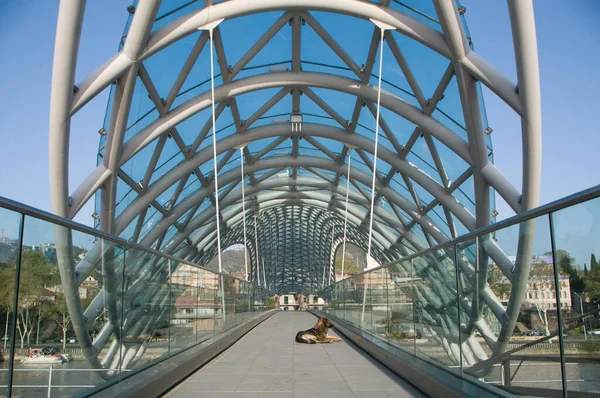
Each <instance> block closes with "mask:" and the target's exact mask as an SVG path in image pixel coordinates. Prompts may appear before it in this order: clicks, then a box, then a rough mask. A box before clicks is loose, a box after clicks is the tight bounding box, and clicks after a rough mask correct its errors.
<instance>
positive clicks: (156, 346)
mask: <svg viewBox="0 0 600 398" xmlns="http://www.w3.org/2000/svg"><path fill="white" fill-rule="evenodd" d="M170 267H171V264H170V261H169V260H168V259H165V258H159V257H155V256H153V255H151V254H149V253H146V252H143V251H140V250H136V249H132V248H127V250H126V256H125V270H124V275H123V287H122V290H123V301H122V303H123V322H122V331H121V334H122V343H121V344H120V345H121V350H123V354H122V355H124V360H123V363H122V364H121V367H122V368H123V369H125V368H126V369H136V368H140V367H143V366H146V365H149V364H151V363H155V362H157V361H160V360H162V359H163V358H166V357H167V356H168V355H169V345H170V338H171V335H170V328H169V313H170V309H171V308H172V307H173V306H174V302H175V300H176V294H173V295H171V292H170V286H169V281H168V276H169V274H170V272H171V269H170ZM176 291H177V292H180V289H179V287H177V288H176ZM115 340H118V337H117V338H116V339H115Z"/></svg>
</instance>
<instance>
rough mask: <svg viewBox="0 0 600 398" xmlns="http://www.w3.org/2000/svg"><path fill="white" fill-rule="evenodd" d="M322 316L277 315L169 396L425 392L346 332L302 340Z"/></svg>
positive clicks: (269, 397)
mask: <svg viewBox="0 0 600 398" xmlns="http://www.w3.org/2000/svg"><path fill="white" fill-rule="evenodd" d="M316 320H317V318H316V317H315V316H314V315H312V314H310V313H307V312H295V311H290V312H284V311H282V312H280V313H277V314H275V315H273V316H272V317H270V318H269V319H267V320H266V321H265V322H263V323H261V324H260V325H258V326H257V327H256V328H254V329H253V330H252V331H250V332H249V333H248V334H246V335H245V336H244V337H242V338H241V339H240V340H239V341H237V342H236V343H235V344H234V345H233V346H232V347H230V348H229V349H228V350H227V351H225V352H224V353H222V354H221V355H220V356H219V357H217V358H215V359H214V360H212V361H211V362H210V363H208V364H207V365H205V366H204V367H202V368H201V369H199V370H198V371H197V372H195V373H194V374H193V375H191V376H190V377H188V378H187V379H186V380H185V381H183V382H182V383H180V384H179V385H178V386H176V387H175V388H174V389H173V390H171V391H170V392H169V393H168V394H167V395H166V396H167V397H172V398H188V397H214V398H222V397H247V398H250V397H265V398H289V397H295V398H308V397H311V398H313V397H332V398H333V397H335V398H346V397H357V398H366V397H369V398H379V397H394V398H396V397H424V395H423V394H422V393H420V392H419V391H418V390H416V389H415V388H414V387H412V386H411V385H410V384H408V383H407V382H406V381H404V380H402V379H401V378H399V377H398V376H396V375H395V374H393V373H392V372H390V371H389V370H388V369H387V368H385V367H384V366H382V365H381V364H379V363H378V362H377V361H376V360H374V359H372V358H371V357H370V356H369V355H367V354H366V353H364V352H362V351H361V350H360V349H359V348H357V347H356V346H354V345H353V344H352V343H350V342H348V341H347V340H346V339H344V337H343V336H341V337H342V339H343V341H342V342H341V343H334V344H299V343H296V342H295V341H294V337H295V335H296V332H297V331H299V330H304V329H309V328H310V327H312V326H313V325H314V324H315V322H316ZM330 334H332V335H337V334H336V332H335V329H333V330H330Z"/></svg>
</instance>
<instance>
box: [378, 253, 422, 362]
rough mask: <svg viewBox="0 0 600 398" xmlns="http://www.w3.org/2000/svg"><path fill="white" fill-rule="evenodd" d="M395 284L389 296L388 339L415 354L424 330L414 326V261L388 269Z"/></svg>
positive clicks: (403, 262)
mask: <svg viewBox="0 0 600 398" xmlns="http://www.w3.org/2000/svg"><path fill="white" fill-rule="evenodd" d="M388 272H389V277H390V280H391V281H392V282H393V283H392V285H391V287H390V292H389V295H388V300H389V317H388V321H387V330H386V337H387V339H388V342H389V343H391V344H393V345H395V346H397V347H400V348H402V349H403V350H405V351H408V352H410V353H411V354H415V342H416V341H417V340H419V341H420V340H422V339H423V331H422V330H421V329H422V328H420V329H419V328H416V327H415V324H414V317H413V314H414V308H413V305H414V294H413V284H414V282H415V277H414V275H413V269H412V261H410V260H409V261H402V262H400V263H398V264H396V265H392V266H390V267H389V268H388Z"/></svg>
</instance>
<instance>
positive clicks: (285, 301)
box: [283, 296, 289, 305]
mask: <svg viewBox="0 0 600 398" xmlns="http://www.w3.org/2000/svg"><path fill="white" fill-rule="evenodd" d="M288 303H289V298H288V296H283V304H286V305H287V304H288Z"/></svg>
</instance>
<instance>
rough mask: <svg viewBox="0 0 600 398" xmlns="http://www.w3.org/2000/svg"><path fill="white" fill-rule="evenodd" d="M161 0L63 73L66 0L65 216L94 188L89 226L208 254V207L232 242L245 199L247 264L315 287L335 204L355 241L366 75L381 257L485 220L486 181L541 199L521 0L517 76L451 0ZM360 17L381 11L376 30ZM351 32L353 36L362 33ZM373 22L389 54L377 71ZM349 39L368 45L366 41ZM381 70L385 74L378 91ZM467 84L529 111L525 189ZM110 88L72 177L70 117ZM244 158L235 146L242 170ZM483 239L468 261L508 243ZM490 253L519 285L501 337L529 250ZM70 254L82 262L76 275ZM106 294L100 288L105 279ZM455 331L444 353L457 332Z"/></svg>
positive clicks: (187, 254) (139, 8)
mask: <svg viewBox="0 0 600 398" xmlns="http://www.w3.org/2000/svg"><path fill="white" fill-rule="evenodd" d="M174 3H175V2H170V1H167V0H164V1H162V2H161V1H160V0H143V1H142V0H140V1H139V2H138V3H137V4H135V7H133V8H130V10H131V15H130V18H129V21H128V25H127V26H128V29H127V31H126V34H125V35H124V36H123V38H122V42H121V47H120V51H119V52H118V53H117V54H115V56H114V57H113V58H111V59H109V60H108V61H107V62H106V63H105V64H103V65H102V66H100V67H99V68H98V69H97V70H96V71H95V72H94V73H92V74H91V75H89V76H88V77H86V78H85V79H83V80H82V81H81V82H78V83H75V71H76V67H77V49H78V45H79V38H80V33H81V26H82V24H83V15H84V10H85V1H83V0H62V1H61V5H60V11H59V18H58V28H57V35H56V42H57V46H56V50H55V57H54V70H53V83H52V96H51V111H50V152H49V153H50V174H51V178H52V181H53V184H51V196H52V205H53V210H54V212H55V213H56V214H58V215H60V216H63V217H67V218H73V217H74V216H75V215H76V214H77V213H78V212H79V211H80V210H81V209H82V207H83V206H84V204H85V203H87V202H88V201H89V200H90V199H91V198H92V197H93V196H94V195H96V196H97V198H98V200H97V203H98V206H97V210H96V212H97V213H98V218H99V222H98V225H97V226H98V227H99V228H100V229H102V230H104V231H106V232H108V233H111V234H115V235H120V236H122V237H125V238H127V239H131V240H132V241H135V242H138V243H141V244H143V245H147V246H153V247H155V248H157V249H159V250H162V251H164V252H166V253H169V254H175V255H177V256H179V257H181V258H185V259H187V260H189V261H192V262H195V263H197V264H200V265H206V264H208V262H209V261H210V260H211V258H213V257H214V256H215V255H216V252H217V249H216V236H215V235H216V234H215V231H214V229H215V227H216V225H217V222H218V223H219V226H220V228H221V230H222V234H221V241H222V242H221V243H222V247H223V248H225V247H227V246H229V245H232V244H236V243H241V242H243V227H242V225H243V213H242V211H241V209H242V200H244V199H245V201H246V202H245V205H246V206H245V207H246V209H247V211H246V232H247V234H248V236H247V238H248V244H247V248H248V249H249V251H250V254H251V255H250V256H249V257H250V258H251V267H250V276H251V278H252V280H253V281H255V282H257V283H262V284H265V283H266V285H267V287H269V288H270V289H272V290H274V291H277V292H281V293H283V292H286V291H290V290H294V291H301V292H310V291H314V290H315V289H317V288H320V287H322V286H323V285H324V284H328V283H329V281H330V280H333V278H331V276H334V275H333V271H332V263H333V256H334V253H335V249H337V247H338V246H339V245H340V244H341V242H342V241H343V239H344V234H343V229H344V228H343V225H344V216H345V212H346V208H347V210H348V225H349V228H348V234H347V237H346V239H347V240H348V241H350V242H352V243H354V244H356V245H357V246H359V247H362V248H363V249H365V251H366V249H367V248H366V247H365V246H366V242H367V241H368V238H367V237H368V234H369V230H368V229H369V228H368V223H369V218H370V216H371V214H370V207H369V204H370V200H371V192H370V181H371V176H372V173H373V153H374V148H375V145H374V139H373V138H374V137H373V132H374V130H375V123H376V122H375V115H376V114H377V110H378V107H377V98H378V93H380V94H381V116H380V118H379V128H380V130H381V137H380V138H381V140H380V143H379V145H378V155H377V158H378V159H377V161H378V163H377V164H378V167H377V174H376V189H375V193H374V195H375V203H376V206H375V208H374V211H373V217H374V224H373V245H372V247H373V257H374V258H375V259H376V260H377V261H379V262H380V263H382V264H384V263H387V262H389V261H392V260H396V259H400V258H402V257H403V256H405V255H408V254H410V253H414V252H417V251H419V250H422V249H424V248H427V247H432V246H435V245H436V244H439V243H443V242H446V241H448V240H449V239H451V238H453V237H456V236H458V235H461V234H463V233H465V232H467V231H471V230H474V229H476V228H478V227H483V226H486V225H489V224H490V222H491V221H492V219H493V217H492V216H491V213H493V210H494V209H495V205H494V195H493V192H494V191H495V192H497V193H498V195H499V197H501V198H502V199H503V200H504V201H505V202H506V203H507V204H508V205H509V206H510V207H511V208H512V209H513V210H514V211H515V212H516V213H520V212H522V211H526V210H528V209H531V208H533V207H535V206H537V204H538V199H539V183H540V167H541V155H540V150H541V113H540V92H539V72H538V61H537V44H536V39H535V26H534V19H533V7H532V4H531V1H530V0H509V1H508V8H509V13H510V17H511V26H512V32H513V39H514V46H515V55H516V57H515V58H516V69H517V75H518V84H515V83H513V82H511V81H510V80H509V79H507V78H506V77H504V76H503V75H502V74H501V73H499V72H498V71H497V70H495V69H494V67H493V66H492V65H490V64H489V63H487V62H486V61H485V60H484V59H483V58H481V57H480V56H479V55H478V54H477V53H476V52H475V51H474V50H473V49H472V45H471V39H470V37H469V36H468V31H467V29H466V25H465V24H464V21H463V19H462V12H463V11H464V8H462V7H461V8H460V10H461V11H459V7H458V6H459V5H458V4H457V3H456V1H455V0H433V2H432V3H429V2H422V4H421V3H419V6H418V9H416V8H410V7H408V6H406V5H404V4H400V3H398V2H395V1H392V2H390V1H389V0H380V1H379V2H377V1H362V0H343V1H342V0H331V1H323V0H269V1H263V0H230V1H219V2H216V1H215V2H214V3H216V4H213V1H211V0H205V2H201V1H192V2H189V3H186V4H185V5H183V6H179V5H176V4H174ZM371 21H374V22H376V23H378V24H381V23H383V24H385V26H389V27H390V29H391V30H388V31H386V32H385V34H384V35H383V36H382V35H381V32H380V30H379V27H378V26H377V25H376V24H373V23H372V22H371ZM206 27H210V29H213V27H214V30H213V31H212V32H213V34H214V40H213V41H212V43H211V44H213V45H214V50H215V51H214V52H215V54H216V60H217V65H216V66H217V69H218V72H217V75H216V76H214V78H215V79H216V80H215V83H216V88H215V92H214V95H215V105H216V110H215V113H214V117H215V118H216V126H215V129H216V139H217V144H216V152H217V154H218V167H217V170H216V171H215V170H214V169H213V167H212V160H213V152H212V147H211V145H210V144H209V143H210V142H211V140H212V136H211V128H212V127H213V126H212V118H211V116H212V114H211V112H210V108H211V90H210V88H209V87H208V83H210V82H211V77H213V76H210V75H207V71H208V70H209V65H208V64H207V59H208V55H207V52H208V51H209V50H208V45H207V43H208V42H209V34H208V32H207V31H206V30H203V29H206ZM344 29H346V30H344ZM254 31H256V32H258V33H261V32H262V34H261V35H257V34H256V32H254ZM356 32H359V33H360V34H358V35H356ZM346 35H347V36H348V39H345V36H346ZM353 35H354V36H353ZM280 37H283V39H285V41H282V40H280ZM361 37H362V38H365V37H366V40H365V42H364V43H362V44H361V41H360V38H361ZM380 37H384V40H385V50H384V51H385V52H384V54H383V56H384V62H385V63H386V65H389V68H384V69H383V76H375V75H374V73H373V70H374V67H375V65H376V63H377V54H378V47H379V44H380V42H379V38H380ZM353 38H354V39H353ZM306 43H309V44H310V45H311V46H314V48H316V50H314V49H313V50H311V48H312V47H310V46H307V45H306ZM363 44H364V45H363ZM244 45H246V47H243V46H244ZM286 46H287V47H286ZM361 46H362V47H361ZM242 47H243V48H242ZM284 48H285V49H288V50H289V52H286V51H283V49H284ZM359 49H362V50H364V51H362V53H360V54H359V52H360V51H359ZM240 50H243V51H240ZM311 51H312V53H311ZM315 51H316V53H317V54H318V58H315ZM419 60H421V61H419ZM230 62H232V63H230ZM419 62H424V63H423V64H419ZM415 65H416V66H415ZM431 65H435V66H436V68H433V67H431ZM430 67H431V68H430ZM434 69H435V73H434V72H433V70H434ZM390 70H392V73H391V74H390ZM430 70H431V71H432V72H431V74H429V71H430ZM394 71H395V72H394ZM394 73H396V75H394ZM424 75H427V76H424ZM398 76H401V78H398ZM379 77H381V78H382V80H383V79H385V84H384V85H383V89H382V90H381V91H380V92H379V91H378V89H377V84H376V82H377V81H378V78H379ZM480 84H483V85H485V86H486V87H487V88H489V89H490V90H491V92H493V93H494V94H495V95H497V96H498V97H499V98H500V99H501V100H502V101H504V102H505V103H506V104H507V105H508V106H509V107H510V108H512V110H514V112H515V113H516V114H517V115H518V116H519V117H520V118H521V120H522V142H523V155H522V159H523V185H522V188H521V189H520V190H519V189H517V188H515V187H513V185H512V184H510V183H509V182H508V181H507V180H506V178H505V177H504V176H503V175H502V173H501V172H500V171H499V170H498V169H497V168H496V167H495V166H494V165H493V163H492V159H493V151H492V146H491V141H490V138H489V133H491V129H490V128H489V126H488V125H487V120H486V117H485V110H484V109H483V106H482V98H481V91H480ZM106 89H110V91H111V94H110V103H109V109H108V112H107V117H106V122H105V125H104V126H102V128H101V129H100V132H101V134H102V136H101V139H100V148H99V153H98V159H99V161H98V166H97V168H96V169H95V170H93V171H92V172H91V173H90V175H89V177H88V178H87V179H85V180H84V181H82V182H81V183H80V185H79V186H78V187H77V188H76V189H75V190H73V191H70V189H69V186H68V170H69V145H68V144H69V136H70V133H71V132H70V120H71V118H72V117H73V116H74V115H75V114H77V112H78V111H80V110H81V109H82V108H83V107H84V106H85V105H86V104H87V103H88V102H89V101H90V100H92V99H93V98H94V97H96V96H97V95H98V94H99V93H101V92H102V91H103V90H106ZM282 117H283V119H284V120H283V122H282V120H280V119H281V118H282ZM298 120H300V124H297V123H298V122H297V121H298ZM290 121H295V123H296V124H295V125H293V126H292V124H291V123H290ZM239 148H243V155H244V156H243V158H242V159H240V158H239V156H238V155H237V154H238V153H239V150H238V149H239ZM350 155H351V156H353V165H354V166H353V167H350V168H349V170H350V178H349V180H350V185H349V186H350V188H351V189H350V192H348V197H349V202H348V206H347V207H346V204H345V201H344V198H345V197H346V188H345V187H346V184H345V182H346V178H348V171H347V170H348V169H347V162H348V157H349V156H350ZM240 161H242V162H244V163H245V166H244V176H241V175H240V172H239V169H238V167H239V163H240ZM215 172H216V173H217V175H218V180H219V188H220V189H219V195H218V198H219V201H220V211H219V214H215V213H216V211H215V204H216V203H215V201H216V197H215V195H214V184H215ZM242 185H244V186H245V198H244V199H243V198H242V194H241V187H242ZM255 214H256V215H257V225H256V230H257V234H256V235H257V236H255V234H254V230H255V229H254V215H255ZM524 228H527V226H525V227H524ZM332 230H333V237H332ZM56 235H57V236H56V240H57V246H58V250H57V251H58V256H59V260H60V261H59V265H60V269H61V275H62V276H63V285H64V289H65V293H66V295H67V297H68V307H69V311H70V312H71V313H72V314H73V323H74V325H75V330H76V334H77V336H78V339H79V341H80V342H81V345H82V347H83V348H84V352H87V354H86V356H87V357H88V359H89V360H90V362H91V363H93V364H94V365H95V366H104V362H102V363H101V362H98V360H97V352H100V350H98V348H99V347H96V346H97V345H98V344H99V343H98V341H96V342H95V344H96V346H95V345H94V342H92V340H91V338H90V337H89V335H88V334H87V333H86V330H85V322H86V318H85V317H84V316H83V310H82V308H81V304H80V302H79V297H78V295H77V285H78V283H80V282H81V280H82V278H85V275H87V273H89V272H90V270H91V269H92V268H93V266H94V264H96V263H97V262H98V261H99V260H98V259H99V257H100V254H101V253H102V252H103V251H104V250H103V249H102V248H100V247H95V248H94V249H93V250H92V251H90V253H89V255H88V257H87V258H86V259H85V261H82V262H81V263H79V264H74V263H73V260H72V258H71V257H70V254H69V253H70V252H69V248H70V246H71V244H72V243H71V238H70V236H69V233H68V232H66V231H61V230H57V234H56ZM527 236H529V237H530V239H523V240H522V241H521V242H520V246H519V249H518V250H519V253H518V256H517V257H518V259H521V260H522V259H527V258H530V256H531V250H532V248H531V242H532V241H533V233H530V234H528V235H527ZM256 241H258V245H256V244H255V243H254V242H256ZM484 246H485V248H484V250H482V253H481V255H480V256H479V257H478V261H479V262H480V263H481V264H487V262H488V258H491V259H492V260H493V261H494V262H495V263H497V264H506V263H507V261H508V260H507V259H506V256H504V254H503V252H502V250H501V249H500V248H498V247H495V246H494V244H493V243H490V242H487V243H486V244H485V245H484ZM257 248H258V256H257V255H256V250H257ZM257 258H258V259H259V260H257ZM263 260H264V270H265V271H264V274H263V275H260V273H261V268H262V267H263V264H262V261H263ZM432 261H434V262H435V259H432ZM147 266H148V267H150V268H152V270H151V271H149V272H156V273H157V275H164V272H163V273H161V271H160V270H161V267H163V268H164V264H159V263H156V264H148V265H147ZM464 266H465V267H470V268H471V269H479V270H482V269H483V271H481V272H483V275H480V276H481V277H484V278H485V272H487V270H486V269H485V267H477V266H476V265H474V264H469V263H468V261H467V263H466V264H464ZM109 271H110V270H109ZM503 271H504V272H505V274H506V276H507V277H508V278H509V280H511V281H513V283H514V288H513V291H514V292H515V293H514V294H513V295H511V298H510V300H511V305H509V306H508V307H507V309H503V310H502V311H501V312H499V313H498V314H495V315H496V316H497V317H498V319H499V321H500V323H501V325H502V331H501V333H500V335H499V336H491V335H489V334H488V335H486V337H487V340H486V341H487V343H488V344H489V345H490V347H491V349H492V351H493V352H495V353H499V352H502V351H503V350H504V349H505V348H506V343H507V341H508V339H507V338H506V337H507V336H510V334H511V333H512V330H513V329H514V324H515V322H516V317H517V312H518V309H519V307H520V305H519V304H520V301H521V300H522V297H523V294H522V293H523V289H524V286H525V282H526V279H527V275H528V273H529V264H528V262H527V261H517V264H516V265H515V267H514V269H513V268H503ZM74 272H76V275H77V277H76V278H69V277H68V275H74ZM261 276H262V277H261ZM431 277H432V279H435V277H434V276H433V274H431ZM448 288H450V287H448ZM102 294H103V297H105V296H106V297H108V298H109V300H110V297H109V296H110V295H109V294H108V293H107V292H103V293H102ZM432 294H433V293H432ZM492 295H493V293H492ZM480 297H483V298H484V299H485V300H488V301H490V302H493V301H494V300H495V298H494V297H492V296H490V292H489V289H487V290H486V289H484V286H481V287H480V288H479V289H474V291H473V302H477V301H478V298H480ZM476 307H477V306H473V308H470V309H469V314H470V318H471V319H470V321H469V322H468V324H467V325H466V327H465V332H467V333H468V334H472V333H473V331H474V330H475V329H477V330H479V331H480V332H481V333H482V334H484V333H487V331H488V330H487V329H486V326H485V325H484V324H483V323H482V321H481V313H480V312H479V311H478V309H477V308H476ZM86 312H87V313H91V310H88V311H86ZM455 326H456V325H455ZM112 332H115V333H116V331H111V330H108V331H107V332H106V333H108V334H109V333H112ZM105 337H106V336H104V337H103V338H105ZM440 338H441V339H449V337H448V336H440ZM104 341H105V342H106V341H107V340H104ZM448 341H449V343H448V344H447V346H448V350H449V353H450V352H451V350H452V349H453V344H456V343H455V342H453V341H451V340H448ZM92 347H93V348H94V349H92ZM86 350H87V351H86ZM449 355H450V354H449ZM484 356H485V355H479V356H476V359H477V360H479V359H481V358H483V357H484ZM105 362H106V361H105Z"/></svg>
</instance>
